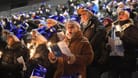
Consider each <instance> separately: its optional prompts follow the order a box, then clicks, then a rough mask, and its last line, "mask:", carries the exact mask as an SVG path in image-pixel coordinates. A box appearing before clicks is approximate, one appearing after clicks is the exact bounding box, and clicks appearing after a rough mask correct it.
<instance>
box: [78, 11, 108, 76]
mask: <svg viewBox="0 0 138 78" xmlns="http://www.w3.org/2000/svg"><path fill="white" fill-rule="evenodd" d="M78 14H79V15H80V17H81V27H82V31H83V34H84V36H85V37H87V38H88V40H89V41H90V43H91V46H92V47H93V50H94V61H93V63H91V65H89V66H88V68H87V76H88V77H87V78H100V75H101V74H102V69H101V68H102V66H103V65H102V64H103V62H104V61H105V60H104V58H105V51H104V49H105V47H104V46H105V36H106V31H105V28H104V26H103V25H102V23H100V21H99V20H98V18H97V17H96V16H94V14H93V13H92V12H91V11H89V10H87V9H83V8H80V9H78Z"/></svg>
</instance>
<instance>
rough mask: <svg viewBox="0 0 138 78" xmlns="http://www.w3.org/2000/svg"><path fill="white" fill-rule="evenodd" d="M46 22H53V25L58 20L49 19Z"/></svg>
mask: <svg viewBox="0 0 138 78" xmlns="http://www.w3.org/2000/svg"><path fill="white" fill-rule="evenodd" d="M46 22H51V23H52V24H53V25H56V24H57V23H58V22H57V21H56V20H54V19H47V20H46Z"/></svg>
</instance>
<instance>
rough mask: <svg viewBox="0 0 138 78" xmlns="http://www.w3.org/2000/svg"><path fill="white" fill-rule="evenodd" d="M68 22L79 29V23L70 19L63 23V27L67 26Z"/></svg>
mask: <svg viewBox="0 0 138 78" xmlns="http://www.w3.org/2000/svg"><path fill="white" fill-rule="evenodd" d="M68 24H73V26H75V27H77V28H78V29H79V30H81V26H80V24H79V23H78V22H76V21H72V20H69V21H67V22H66V23H65V27H67V26H68Z"/></svg>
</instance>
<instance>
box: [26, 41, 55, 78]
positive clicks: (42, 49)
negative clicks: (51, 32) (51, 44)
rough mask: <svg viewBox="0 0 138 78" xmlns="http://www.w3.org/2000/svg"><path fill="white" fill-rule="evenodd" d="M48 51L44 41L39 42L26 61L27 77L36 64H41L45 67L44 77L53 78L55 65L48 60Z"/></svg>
mask: <svg viewBox="0 0 138 78" xmlns="http://www.w3.org/2000/svg"><path fill="white" fill-rule="evenodd" d="M48 53H49V50H48V49H47V46H46V43H42V44H39V45H38V46H37V47H36V50H35V54H34V55H33V57H32V59H30V60H29V62H28V67H29V69H28V71H27V78H29V77H30V75H31V73H32V71H33V69H34V68H35V67H36V66H37V65H42V66H44V67H45V68H46V69H47V72H46V77H45V78H53V75H54V72H55V70H56V65H54V64H52V63H50V62H49V60H48Z"/></svg>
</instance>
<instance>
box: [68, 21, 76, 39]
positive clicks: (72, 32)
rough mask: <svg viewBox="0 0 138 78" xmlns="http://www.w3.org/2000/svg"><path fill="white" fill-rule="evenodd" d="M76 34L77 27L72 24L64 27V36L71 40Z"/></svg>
mask: <svg viewBox="0 0 138 78" xmlns="http://www.w3.org/2000/svg"><path fill="white" fill-rule="evenodd" d="M76 32H78V28H77V26H74V24H67V26H66V36H67V37H68V38H69V39H71V38H72V37H74V35H75V34H76Z"/></svg>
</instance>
